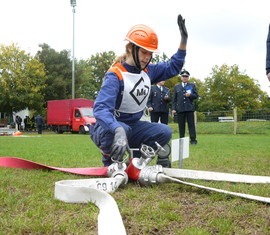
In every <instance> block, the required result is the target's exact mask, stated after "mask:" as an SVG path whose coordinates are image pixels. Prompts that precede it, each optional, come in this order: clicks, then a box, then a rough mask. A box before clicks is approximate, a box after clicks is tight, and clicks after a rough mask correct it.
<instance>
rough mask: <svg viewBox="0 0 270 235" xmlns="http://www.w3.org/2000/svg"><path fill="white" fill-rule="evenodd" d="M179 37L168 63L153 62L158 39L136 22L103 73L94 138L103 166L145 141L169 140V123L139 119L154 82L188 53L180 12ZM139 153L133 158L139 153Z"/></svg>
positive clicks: (168, 75) (170, 72) (169, 73)
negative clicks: (123, 48) (123, 44)
mask: <svg viewBox="0 0 270 235" xmlns="http://www.w3.org/2000/svg"><path fill="white" fill-rule="evenodd" d="M177 23H178V26H179V29H180V35H181V41H180V45H179V48H178V49H177V52H176V53H175V54H174V55H173V56H172V57H171V60H170V61H169V62H168V63H165V62H161V63H157V64H149V63H150V61H151V58H152V54H153V53H155V52H158V37H157V35H156V33H155V32H154V31H153V30H152V29H151V28H150V27H148V26H146V25H135V26H133V27H132V28H131V29H130V30H129V32H128V33H127V35H126V38H125V40H127V41H128V43H127V45H126V52H125V53H124V54H123V55H122V56H120V57H118V58H117V59H116V62H115V63H114V64H113V65H112V66H111V68H110V69H109V70H108V72H107V73H106V74H105V77H104V80H103V84H102V87H101V89H100V91H99V93H98V95H97V98H96V100H95V103H94V116H95V118H96V124H95V125H94V126H90V136H91V139H92V140H93V142H94V143H95V144H96V145H97V147H98V148H99V149H100V150H101V153H102V156H103V157H102V162H103V164H104V166H109V165H110V164H112V162H113V160H116V161H122V160H123V158H124V157H125V156H124V155H125V154H126V152H128V151H129V149H130V148H140V147H141V144H146V145H148V146H151V147H152V148H154V149H156V144H155V142H158V143H159V144H160V145H161V146H164V145H165V144H167V143H168V142H169V141H170V139H171V136H172V130H171V128H170V127H169V126H168V125H165V124H161V123H150V122H146V121H140V118H141V117H142V115H143V110H144V108H145V107H146V103H147V100H148V97H149V94H150V89H151V84H155V83H158V82H160V81H164V80H166V79H169V78H171V77H174V76H175V75H177V74H178V73H179V72H180V71H181V69H182V67H183V64H184V59H185V56H186V43H187V38H188V34H187V30H186V26H185V20H184V19H183V18H182V16H181V15H179V16H178V18H177ZM139 154H140V153H139V152H135V153H134V157H140V156H139Z"/></svg>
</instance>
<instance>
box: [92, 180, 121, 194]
mask: <svg viewBox="0 0 270 235" xmlns="http://www.w3.org/2000/svg"><path fill="white" fill-rule="evenodd" d="M96 184H97V189H98V190H100V191H105V192H107V191H113V190H115V189H117V182H116V181H111V182H109V183H107V182H103V183H102V182H99V181H96Z"/></svg>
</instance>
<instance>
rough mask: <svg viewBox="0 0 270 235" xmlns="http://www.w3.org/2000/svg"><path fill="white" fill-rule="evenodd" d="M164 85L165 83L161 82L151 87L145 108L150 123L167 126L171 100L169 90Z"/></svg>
mask: <svg viewBox="0 0 270 235" xmlns="http://www.w3.org/2000/svg"><path fill="white" fill-rule="evenodd" d="M164 84H165V81H161V82H159V83H158V84H157V85H156V86H152V87H151V92H150V95H149V99H148V102H147V107H148V110H149V111H150V116H151V122H159V121H160V122H161V123H163V124H168V121H169V102H170V101H171V98H170V90H169V88H167V87H165V86H164Z"/></svg>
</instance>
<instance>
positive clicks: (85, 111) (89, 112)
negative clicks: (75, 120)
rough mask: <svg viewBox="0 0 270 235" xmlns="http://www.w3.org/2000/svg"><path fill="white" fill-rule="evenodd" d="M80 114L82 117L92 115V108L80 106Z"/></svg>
mask: <svg viewBox="0 0 270 235" xmlns="http://www.w3.org/2000/svg"><path fill="white" fill-rule="evenodd" d="M80 111H81V114H82V116H84V117H94V114H93V109H90V108H85V109H84V108H82V109H80Z"/></svg>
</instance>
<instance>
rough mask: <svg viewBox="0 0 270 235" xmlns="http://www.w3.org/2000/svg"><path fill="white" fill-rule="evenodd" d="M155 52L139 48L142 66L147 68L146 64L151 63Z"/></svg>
mask: <svg viewBox="0 0 270 235" xmlns="http://www.w3.org/2000/svg"><path fill="white" fill-rule="evenodd" d="M152 54H153V52H150V51H147V50H145V49H143V48H140V49H139V53H138V57H139V62H140V64H141V68H145V66H146V65H147V64H148V63H149V61H150V60H151V58H152Z"/></svg>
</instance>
